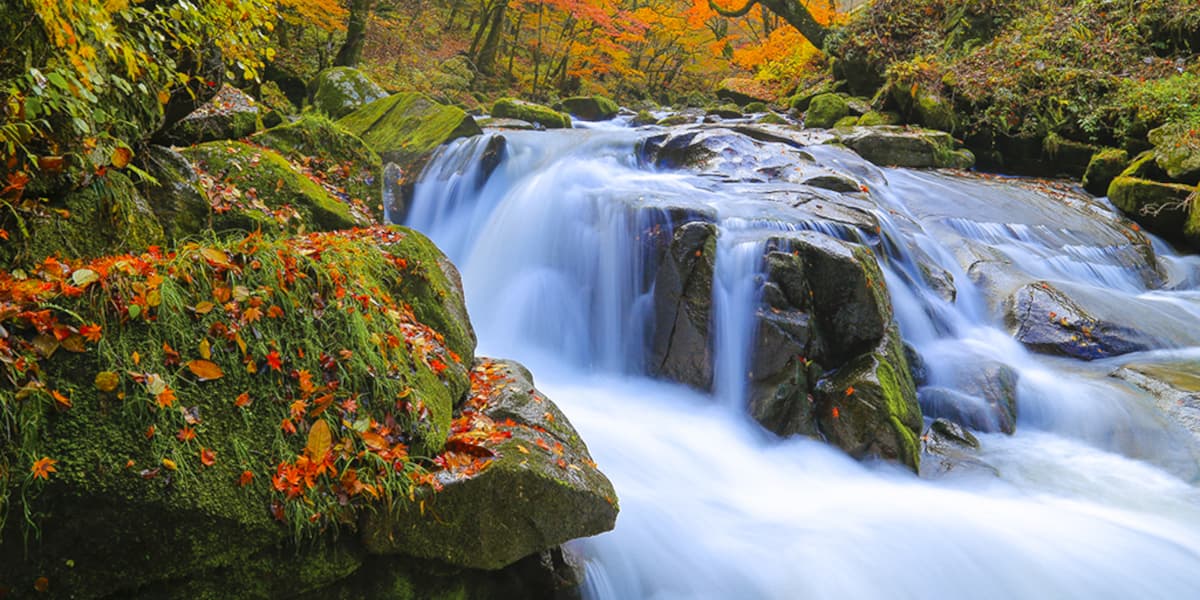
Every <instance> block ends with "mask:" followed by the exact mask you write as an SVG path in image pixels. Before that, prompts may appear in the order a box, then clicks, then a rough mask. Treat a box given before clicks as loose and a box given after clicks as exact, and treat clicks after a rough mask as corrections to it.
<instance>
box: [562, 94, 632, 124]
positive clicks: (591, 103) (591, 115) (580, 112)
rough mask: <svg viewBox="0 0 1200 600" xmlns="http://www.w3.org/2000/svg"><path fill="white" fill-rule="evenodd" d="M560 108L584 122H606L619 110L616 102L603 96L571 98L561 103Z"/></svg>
mask: <svg viewBox="0 0 1200 600" xmlns="http://www.w3.org/2000/svg"><path fill="white" fill-rule="evenodd" d="M562 108H563V110H565V111H567V112H569V113H571V116H573V117H575V118H576V119H582V120H584V121H607V120H609V119H612V118H613V117H615V116H617V112H618V111H620V110H621V107H619V106H617V103H616V102H613V101H612V100H611V99H610V98H606V97H604V96H573V97H571V98H567V99H566V100H563V101H562Z"/></svg>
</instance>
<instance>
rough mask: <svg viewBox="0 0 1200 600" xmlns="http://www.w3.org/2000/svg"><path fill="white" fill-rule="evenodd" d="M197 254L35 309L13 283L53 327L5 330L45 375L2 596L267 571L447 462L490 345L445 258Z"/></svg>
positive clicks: (13, 454)
mask: <svg viewBox="0 0 1200 600" xmlns="http://www.w3.org/2000/svg"><path fill="white" fill-rule="evenodd" d="M177 252H178V253H177V254H176V255H172V256H163V255H159V254H153V253H148V254H143V255H141V256H140V257H132V256H124V257H111V258H102V259H98V260H96V261H94V262H90V263H83V264H80V263H46V264H44V265H42V266H41V267H40V268H39V270H38V271H37V272H33V273H30V275H31V276H33V277H34V278H35V280H34V281H36V283H37V287H36V289H35V288H33V287H30V285H31V282H26V280H17V279H13V278H12V277H10V276H9V275H8V274H7V273H5V274H4V275H3V276H0V286H3V288H4V289H5V292H4V296H5V297H8V298H13V299H14V301H16V302H18V303H19V306H20V307H21V308H22V309H28V310H32V311H45V312H44V313H41V312H39V313H38V314H39V315H40V316H38V317H37V319H33V320H31V319H30V318H28V317H27V316H24V317H23V316H21V315H20V314H18V312H16V311H13V312H11V313H10V312H5V313H4V316H3V317H2V320H3V328H2V329H0V334H2V335H3V336H4V341H5V344H4V348H5V350H4V352H5V354H6V361H7V360H8V359H10V358H12V359H15V358H16V356H18V355H19V356H21V357H22V360H24V361H27V362H28V363H29V364H36V365H37V367H38V368H37V369H36V370H27V371H24V372H22V373H16V372H10V374H11V375H12V377H11V379H10V378H6V379H5V383H4V384H3V386H0V415H3V419H2V422H3V424H4V425H3V426H2V427H0V439H3V440H4V444H3V445H0V464H2V465H3V466H4V469H3V470H2V473H3V476H2V477H0V494H2V497H3V498H7V499H9V500H10V503H9V504H5V503H3V502H0V506H3V507H4V511H3V512H2V513H0V516H3V517H5V524H4V527H3V530H2V534H0V535H3V541H4V543H3V544H0V583H3V584H6V585H7V584H10V583H19V584H20V585H22V586H24V585H26V582H31V581H33V580H34V579H35V578H37V577H42V576H44V577H47V578H48V579H49V580H50V581H52V582H53V586H54V589H55V590H57V591H58V592H59V593H62V594H64V595H66V596H72V597H101V596H106V595H109V594H118V595H125V594H126V593H127V592H129V591H131V590H135V589H138V588H140V587H142V586H143V585H148V584H153V583H155V582H168V581H171V580H175V579H184V578H190V577H192V576H193V574H198V573H206V572H213V571H219V570H228V571H230V572H232V573H241V572H253V569H249V570H246V569H243V566H247V565H241V563H243V562H245V561H247V560H248V558H253V557H258V556H262V557H269V556H270V555H271V552H272V550H271V549H272V548H276V547H277V546H279V545H280V544H284V543H286V542H287V541H288V540H293V539H295V538H297V537H302V538H308V537H317V536H320V535H321V534H322V533H323V532H326V531H328V530H329V529H330V528H333V527H335V526H338V525H339V524H341V525H342V526H345V525H353V523H355V522H356V521H357V518H358V514H359V512H360V511H369V512H380V511H387V510H389V509H390V507H391V506H392V505H391V504H388V503H382V502H381V501H380V500H379V499H380V498H385V497H386V498H391V499H403V498H407V497H408V495H409V493H410V490H413V488H414V486H417V485H419V484H417V483H416V481H423V480H422V479H420V478H418V477H410V474H413V475H416V474H420V473H422V472H423V469H424V468H425V467H422V466H421V465H420V464H418V463H416V462H414V461H412V460H411V459H409V458H408V456H409V454H410V453H411V454H412V455H414V456H425V457H429V456H434V455H437V454H438V453H440V452H442V449H443V446H444V444H445V443H446V440H447V437H448V435H449V434H450V420H451V411H452V410H453V405H454V404H455V403H456V402H458V401H460V400H461V399H463V398H465V397H466V395H467V391H468V390H469V386H470V384H469V381H468V369H467V367H466V366H465V365H466V364H469V361H472V360H473V339H472V338H470V337H469V335H467V332H469V324H468V323H465V322H461V321H460V319H462V318H463V316H462V314H463V313H462V296H461V290H460V289H458V288H457V287H456V286H454V285H452V284H451V282H450V278H449V277H447V276H446V274H445V273H444V271H443V267H442V265H441V264H439V263H440V262H441V261H442V260H444V257H442V256H441V254H440V253H439V252H438V250H437V249H436V247H434V246H433V244H432V242H430V241H429V240H428V239H426V238H424V237H423V236H421V235H420V234H418V233H416V232H413V231H410V230H405V229H400V228H395V229H384V228H376V229H372V230H358V231H355V232H348V233H339V234H328V233H325V234H312V235H309V236H303V237H298V238H292V239H289V240H285V241H272V240H269V239H265V238H262V237H258V236H249V237H246V238H244V239H240V240H236V241H231V242H225V243H219V244H210V245H205V246H197V245H191V246H183V247H180V248H179V249H178V250H177ZM101 288H103V290H104V293H102V294H101V293H94V292H97V291H99V290H100V289H101ZM22 290H24V291H22ZM434 323H436V324H437V325H431V324H434ZM447 324H452V325H454V326H453V327H449V326H447ZM435 327H440V328H441V329H440V330H439V329H437V328H435ZM49 331H61V332H63V335H62V336H61V337H58V338H56V337H55V336H53V335H49V334H48V333H47V332H49ZM47 335H49V337H48V338H47V337H46V336H47ZM50 340H56V341H54V342H51V341H50ZM14 353H17V354H14ZM335 442H336V443H340V444H353V446H354V447H355V448H356V451H355V452H353V453H344V452H341V451H337V450H335ZM41 457H46V458H47V459H48V460H53V461H56V462H54V463H51V464H53V466H54V467H55V470H54V472H48V473H47V479H46V480H42V479H38V478H35V477H34V476H32V475H30V473H31V468H32V463H33V461H34V460H35V459H38V458H41ZM425 464H426V465H428V466H429V467H431V468H432V467H435V465H434V463H432V462H430V463H425ZM447 468H450V466H448V467H447ZM17 473H20V474H21V475H15V474H17ZM335 473H336V474H335ZM351 474H353V476H352V475H351ZM430 477H432V475H430ZM413 491H415V490H413ZM389 502H390V501H389ZM402 503H403V501H402V500H398V501H397V504H402ZM22 515H26V517H25V518H23V517H22ZM26 518H27V519H28V523H27V522H26ZM23 536H27V537H25V539H26V540H27V543H24V544H23V543H21V542H20V540H21V539H22V537H23ZM129 548H137V551H136V552H130V551H129ZM264 560H275V559H272V558H264ZM353 563H354V559H353V557H352V556H351V557H349V560H346V561H341V560H340V559H339V561H336V562H328V564H326V565H325V566H326V567H328V568H327V569H324V570H323V571H322V572H323V573H327V574H328V576H329V577H333V578H336V577H338V576H340V575H341V574H344V573H345V572H346V571H348V570H352V569H353ZM337 565H344V568H343V567H338V566H337ZM322 577H324V575H323V576H322ZM301 583H302V582H301V581H299V580H297V581H295V582H291V583H289V585H300V584H301ZM316 583H318V582H316V581H309V582H308V583H303V585H304V586H309V585H316ZM243 589H245V588H243Z"/></svg>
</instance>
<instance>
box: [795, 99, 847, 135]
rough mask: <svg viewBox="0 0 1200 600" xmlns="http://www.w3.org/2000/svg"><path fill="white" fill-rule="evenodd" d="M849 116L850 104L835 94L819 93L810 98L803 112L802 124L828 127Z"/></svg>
mask: <svg viewBox="0 0 1200 600" xmlns="http://www.w3.org/2000/svg"><path fill="white" fill-rule="evenodd" d="M848 116H850V105H849V104H848V103H847V102H846V99H845V98H844V97H842V96H839V95H837V94H821V95H819V96H816V97H815V98H813V99H812V101H811V102H810V104H809V106H808V110H807V111H805V113H804V126H805V127H814V128H818V129H829V128H831V127H833V126H834V125H835V124H837V122H838V121H840V120H841V119H842V118H844V117H848Z"/></svg>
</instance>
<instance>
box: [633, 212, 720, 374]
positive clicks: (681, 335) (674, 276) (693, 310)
mask: <svg viewBox="0 0 1200 600" xmlns="http://www.w3.org/2000/svg"><path fill="white" fill-rule="evenodd" d="M716 256H717V228H716V225H714V224H712V223H710V222H706V221H691V222H688V223H685V224H684V225H682V226H681V227H678V228H677V229H675V230H674V231H673V232H672V234H671V237H670V243H669V245H668V246H667V248H666V249H665V251H664V252H663V257H662V258H661V259H660V260H659V266H658V270H657V272H656V273H655V278H654V281H655V284H654V323H655V327H654V336H653V339H652V342H651V348H650V357H649V365H648V369H649V371H650V373H651V374H654V375H658V376H661V377H666V378H667V379H671V380H673V381H678V382H680V383H685V384H687V385H690V386H692V387H694V388H696V389H700V390H708V389H709V388H710V387H711V386H712V381H713V360H712V359H713V355H712V339H711V338H710V336H709V320H710V318H711V316H712V285H713V279H712V278H713V268H714V264H715V261H716Z"/></svg>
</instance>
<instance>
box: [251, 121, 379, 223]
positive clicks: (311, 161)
mask: <svg viewBox="0 0 1200 600" xmlns="http://www.w3.org/2000/svg"><path fill="white" fill-rule="evenodd" d="M250 142H252V143H255V144H260V145H262V146H266V147H267V148H270V149H272V150H274V151H276V152H278V153H279V154H280V155H282V156H283V157H284V158H286V159H288V161H289V162H291V163H292V164H294V165H298V166H299V167H300V168H301V169H302V170H303V171H304V173H305V174H309V175H312V176H314V178H315V180H316V181H317V182H318V183H319V184H320V185H321V187H323V188H325V190H326V191H327V192H329V193H330V194H331V195H333V196H335V197H336V198H338V199H339V200H341V201H342V202H344V203H346V204H347V205H349V206H352V207H354V208H355V209H356V210H357V211H358V212H361V213H364V214H369V215H370V216H371V217H372V218H373V219H374V220H381V219H382V218H383V204H382V198H381V189H382V188H381V186H380V185H379V180H380V176H381V173H382V171H383V160H382V159H381V158H380V157H379V155H378V154H376V153H375V151H373V150H371V149H370V148H369V147H367V145H366V143H364V142H363V141H362V140H361V139H359V138H358V136H356V135H354V134H353V133H350V132H349V131H347V130H346V129H345V128H343V127H341V126H340V125H338V124H336V123H334V122H333V121H330V120H329V119H328V118H327V117H325V116H323V115H320V114H313V113H308V114H305V115H304V116H302V117H300V119H298V120H297V121H296V122H294V123H289V124H286V125H282V126H279V127H275V128H272V129H268V130H266V131H263V132H261V133H259V134H257V135H255V136H253V137H252V138H251V139H250Z"/></svg>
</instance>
